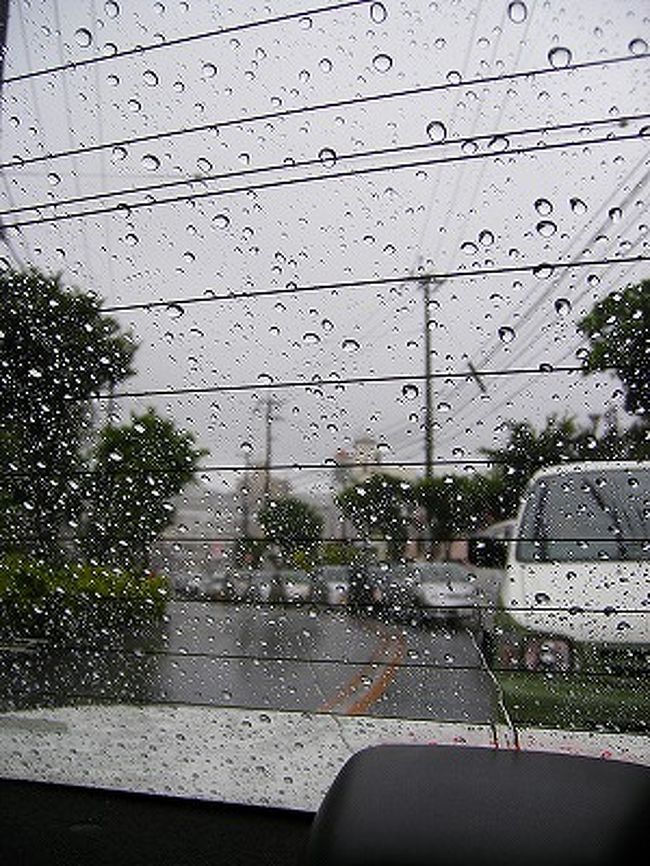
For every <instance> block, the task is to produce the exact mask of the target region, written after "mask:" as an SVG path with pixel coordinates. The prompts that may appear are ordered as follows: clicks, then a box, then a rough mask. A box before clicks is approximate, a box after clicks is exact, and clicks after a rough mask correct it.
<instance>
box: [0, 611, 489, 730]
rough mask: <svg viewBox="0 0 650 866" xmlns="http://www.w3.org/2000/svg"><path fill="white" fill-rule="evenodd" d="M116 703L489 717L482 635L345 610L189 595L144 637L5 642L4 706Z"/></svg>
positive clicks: (0, 683)
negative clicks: (480, 643)
mask: <svg viewBox="0 0 650 866" xmlns="http://www.w3.org/2000/svg"><path fill="white" fill-rule="evenodd" d="M96 701H111V702H112V701H119V702H129V703H161V702H162V703H181V704H195V705H196V704H206V705H210V706H240V707H255V708H260V709H284V710H300V711H306V712H332V713H341V714H352V715H373V716H392V717H400V718H411V719H436V720H441V721H442V720H445V721H462V722H477V723H480V722H489V721H490V720H493V719H494V718H495V715H496V696H495V691H494V686H493V682H492V678H491V676H490V674H489V672H488V671H487V669H486V667H485V664H484V661H483V658H482V656H481V653H480V650H479V649H478V647H477V645H476V642H475V639H474V636H473V635H472V633H471V632H469V631H468V630H466V629H464V628H462V627H461V626H451V625H444V624H436V625H433V626H426V627H415V626H409V625H402V624H397V623H386V622H380V621H377V620H376V619H371V618H358V617H353V616H352V615H351V614H349V613H348V612H346V611H345V610H343V609H341V610H337V609H326V610H322V609H320V610H319V609H314V608H310V607H308V606H305V607H298V606H293V605H286V606H270V607H268V606H261V605H260V606H253V605H235V604H224V603H219V602H199V601H184V602H179V601H176V602H172V603H170V604H169V605H168V610H167V616H166V620H165V622H163V623H162V624H160V625H159V626H157V627H156V628H153V629H150V630H149V631H147V632H145V633H143V634H139V635H132V634H127V633H125V634H123V635H119V634H116V633H109V634H108V635H107V634H104V633H102V634H100V635H97V636H94V635H93V634H92V632H87V633H82V634H80V635H77V636H75V638H74V639H70V640H68V641H65V642H64V643H63V644H62V645H59V646H53V645H52V644H51V643H50V642H48V641H38V640H35V641H31V642H30V641H29V640H28V639H25V638H22V639H20V640H17V641H8V640H6V639H4V640H3V641H2V643H1V644H0V709H12V708H22V707H27V706H39V705H41V706H51V705H59V704H64V703H71V702H80V703H89V702H96Z"/></svg>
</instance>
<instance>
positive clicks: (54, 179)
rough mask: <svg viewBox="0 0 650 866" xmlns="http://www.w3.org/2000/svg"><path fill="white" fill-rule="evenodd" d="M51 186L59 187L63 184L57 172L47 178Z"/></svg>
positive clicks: (51, 173) (52, 172)
mask: <svg viewBox="0 0 650 866" xmlns="http://www.w3.org/2000/svg"><path fill="white" fill-rule="evenodd" d="M47 180H48V183H49V184H50V186H58V184H60V183H61V178H60V177H59V175H58V174H57V173H56V172H55V171H51V172H50V173H49V174H48V176H47Z"/></svg>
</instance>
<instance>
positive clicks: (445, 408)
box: [436, 401, 451, 412]
mask: <svg viewBox="0 0 650 866" xmlns="http://www.w3.org/2000/svg"><path fill="white" fill-rule="evenodd" d="M436 408H437V409H438V412H451V403H445V402H444V401H442V402H440V403H438V405H437V407H436Z"/></svg>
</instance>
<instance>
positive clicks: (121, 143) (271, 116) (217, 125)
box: [0, 53, 650, 170]
mask: <svg viewBox="0 0 650 866" xmlns="http://www.w3.org/2000/svg"><path fill="white" fill-rule="evenodd" d="M647 58H650V53H646V54H631V55H626V56H624V57H611V58H609V59H601V60H591V61H586V62H584V63H576V64H575V65H573V66H567V67H562V68H559V69H558V68H555V67H549V68H546V67H542V68H541V69H531V70H526V71H523V72H512V73H508V74H506V75H491V76H485V77H484V78H480V77H478V78H472V79H468V80H467V81H458V82H457V81H453V82H446V83H445V84H432V85H425V86H422V87H412V88H407V89H404V90H395V91H389V92H388V93H377V94H371V95H369V96H356V97H353V98H350V99H340V100H335V101H330V102H321V103H316V104H315V105H305V106H301V107H298V108H285V109H280V110H278V111H269V112H263V113H260V114H254V115H243V116H241V117H233V118H227V119H226V120H219V121H214V122H213V123H203V124H199V125H196V126H189V127H184V128H183V129H172V130H166V131H164V132H155V133H149V134H147V135H139V136H134V137H132V138H125V139H118V140H115V141H110V142H102V143H100V144H87V145H85V146H84V147H79V148H77V149H75V150H60V151H56V152H55V153H48V154H41V155H39V156H30V157H20V156H17V157H15V158H14V159H13V160H12V161H10V162H7V163H0V168H11V169H16V170H19V169H20V168H22V167H23V166H25V165H33V164H34V163H37V162H51V161H52V160H55V159H63V158H65V157H68V156H72V155H73V154H75V153H84V154H86V153H94V152H96V151H98V150H104V149H112V148H115V147H127V146H129V145H132V144H144V143H147V142H152V141H159V140H160V139H161V138H176V137H178V136H182V135H193V134H196V133H200V132H214V131H215V130H219V129H224V128H226V127H229V126H241V125H242V124H245V125H248V124H251V123H258V122H261V121H269V120H278V119H280V118H285V117H293V116H296V115H301V114H305V113H311V112H317V111H327V110H330V109H340V108H347V107H350V106H355V105H366V104H368V103H372V102H379V101H383V100H387V99H402V98H406V97H409V96H415V95H421V94H427V93H435V92H439V91H446V90H451V89H454V88H459V87H460V88H462V87H471V86H474V85H477V84H494V83H497V82H504V81H511V80H515V79H519V78H530V77H531V76H540V75H550V74H556V73H559V72H569V71H575V70H580V69H589V68H592V67H597V66H598V67H602V66H612V65H615V64H618V63H627V62H630V61H637V60H644V59H647Z"/></svg>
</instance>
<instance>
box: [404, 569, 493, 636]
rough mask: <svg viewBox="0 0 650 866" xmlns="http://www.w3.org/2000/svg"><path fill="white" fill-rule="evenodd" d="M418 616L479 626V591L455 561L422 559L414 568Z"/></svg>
mask: <svg viewBox="0 0 650 866" xmlns="http://www.w3.org/2000/svg"><path fill="white" fill-rule="evenodd" d="M414 572H415V574H416V575H417V577H416V581H415V585H414V593H415V599H416V601H417V604H418V610H419V614H420V618H421V619H423V620H425V621H442V622H461V623H463V624H465V625H475V626H478V625H479V623H480V618H481V617H480V604H479V602H480V594H479V591H478V587H477V586H476V582H475V580H474V578H473V576H472V574H471V573H470V572H468V570H467V569H466V568H465V567H464V566H462V565H460V564H459V563H456V562H423V563H418V564H417V565H416V566H415V567H414Z"/></svg>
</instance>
